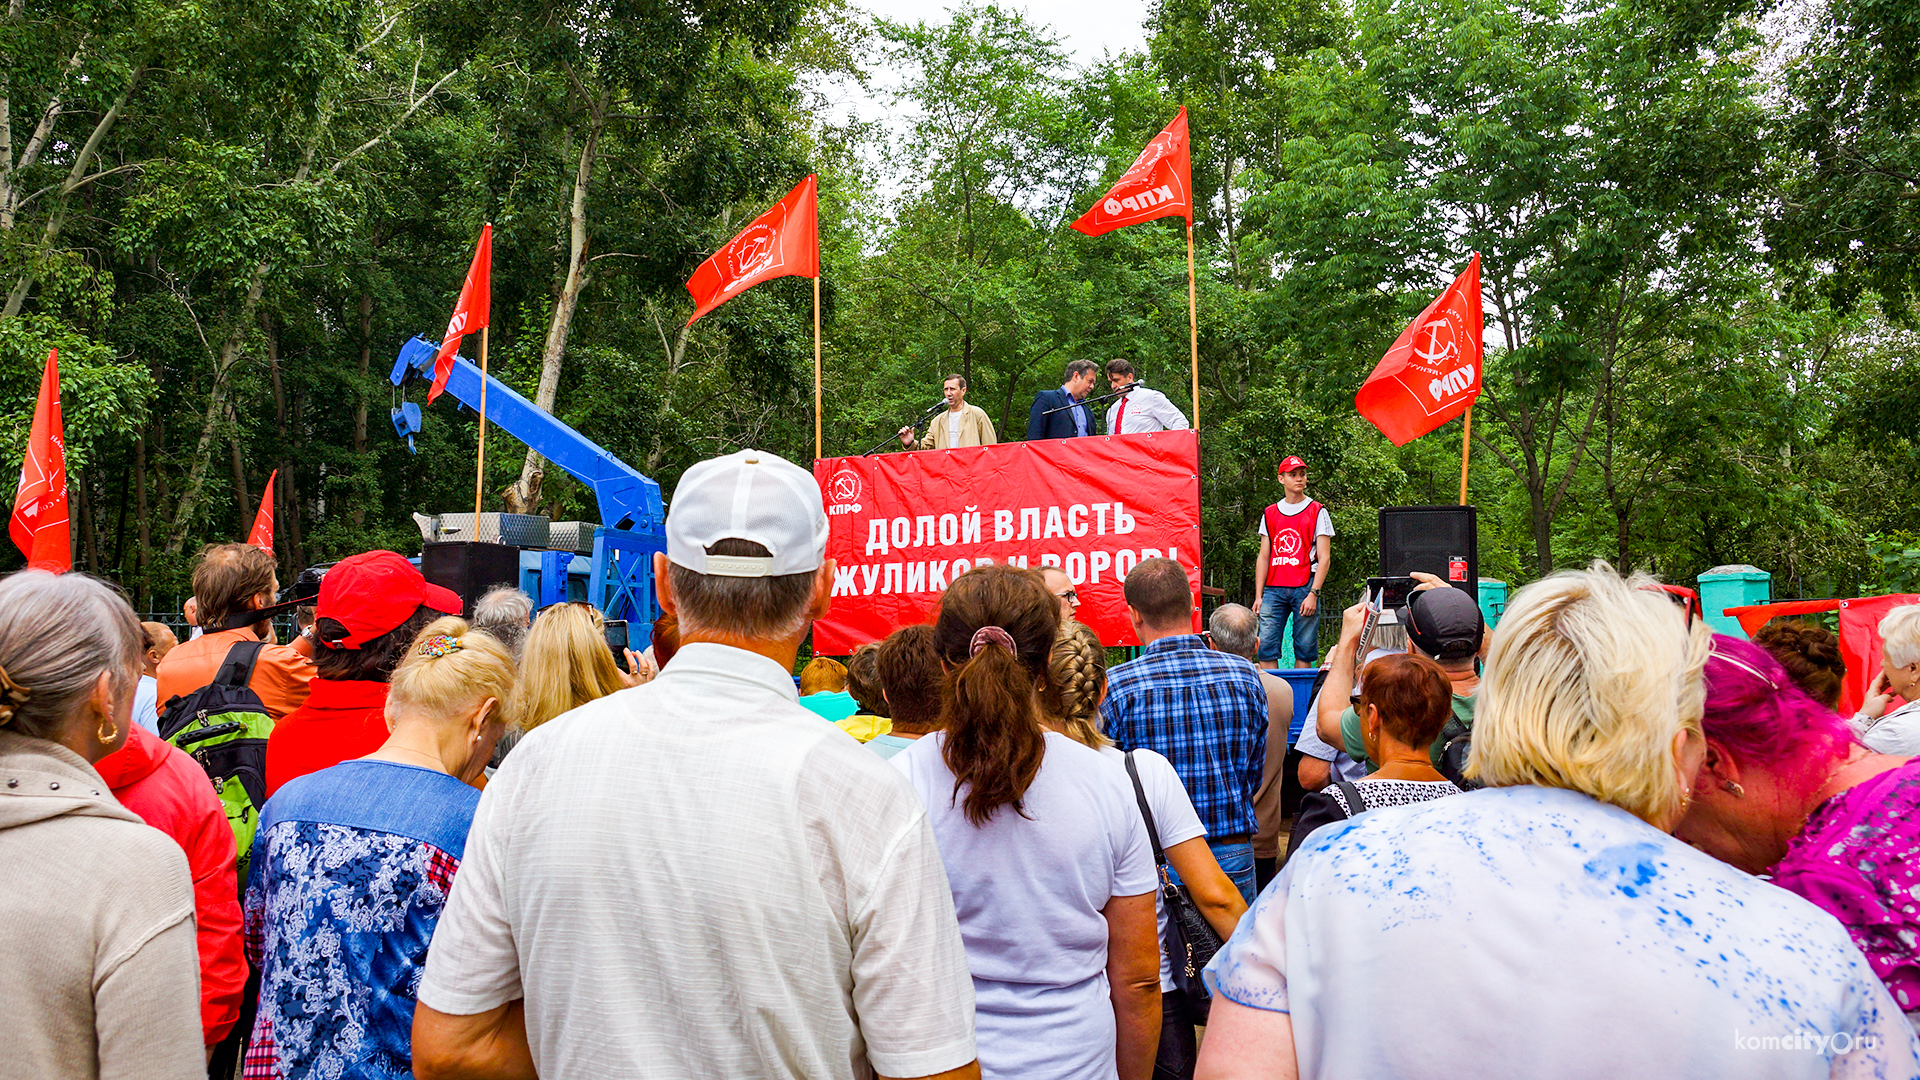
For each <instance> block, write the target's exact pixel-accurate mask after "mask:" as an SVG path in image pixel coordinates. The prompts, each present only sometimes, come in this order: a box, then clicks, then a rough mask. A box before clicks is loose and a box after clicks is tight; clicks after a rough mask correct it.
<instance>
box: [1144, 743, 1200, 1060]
mask: <svg viewBox="0 0 1920 1080" xmlns="http://www.w3.org/2000/svg"><path fill="white" fill-rule="evenodd" d="M1127 775H1128V776H1129V777H1131V778H1132V779H1133V797H1134V798H1135V799H1138V800H1139V802H1140V816H1141V817H1143V818H1145V819H1146V821H1147V838H1148V839H1149V840H1152V841H1153V862H1154V865H1155V866H1156V867H1157V868H1158V869H1159V871H1160V903H1161V904H1163V905H1164V906H1165V907H1166V910H1167V933H1166V937H1165V938H1163V939H1162V940H1161V942H1160V947H1161V948H1163V949H1165V950H1166V955H1167V967H1168V968H1169V969H1170V970H1171V972H1172V975H1173V991H1172V993H1173V995H1174V996H1175V997H1177V998H1178V999H1179V1000H1180V1004H1181V1006H1182V1008H1183V1009H1184V1010H1185V1011H1186V1014H1187V1019H1188V1020H1189V1021H1190V1022H1192V1023H1195V1024H1204V1023H1206V1022H1207V1013H1208V1012H1209V1010H1211V1008H1212V1007H1213V998H1212V997H1211V996H1209V995H1208V994H1207V987H1206V984H1205V983H1203V982H1201V981H1200V969H1201V968H1204V967H1206V966H1207V961H1209V960H1212V959H1213V954H1214V953H1217V952H1219V951H1220V945H1221V941H1220V935H1219V934H1217V933H1215V932H1214V929H1213V924H1211V923H1209V922H1207V920H1206V917H1205V916H1204V915H1201V914H1200V909H1199V908H1197V907H1195V906H1194V905H1193V898H1192V897H1191V896H1188V895H1187V887H1186V886H1185V885H1183V884H1181V883H1179V882H1177V881H1175V880H1174V879H1173V874H1172V873H1171V872H1169V871H1168V869H1167V853H1166V851H1165V850H1163V849H1162V848H1161V847H1160V827H1159V826H1158V825H1155V824H1154V822H1153V810H1152V808H1150V807H1149V806H1147V793H1146V791H1145V789H1143V788H1142V787H1141V786H1140V773H1139V772H1138V771H1137V770H1136V769H1135V768H1134V767H1133V751H1131V750H1129V751H1127Z"/></svg>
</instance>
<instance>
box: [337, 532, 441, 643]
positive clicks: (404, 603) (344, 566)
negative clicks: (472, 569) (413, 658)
mask: <svg viewBox="0 0 1920 1080" xmlns="http://www.w3.org/2000/svg"><path fill="white" fill-rule="evenodd" d="M423 604H424V605H426V606H427V607H430V608H432V609H433V610H435V611H438V612H441V613H443V614H447V615H458V614H460V613H461V609H462V608H464V607H465V605H464V604H462V603H461V602H460V594H458V593H456V592H454V591H453V590H452V589H443V588H441V587H440V586H438V585H432V584H429V583H428V582H427V579H426V578H424V577H421V576H420V570H419V569H418V568H417V567H415V566H414V565H413V564H412V563H410V562H408V561H407V560H406V559H405V558H403V557H401V556H400V555H397V554H395V553H394V552H391V551H369V552H365V553H363V554H360V555H355V556H353V557H352V558H350V559H342V560H340V561H339V562H337V563H335V564H333V566H332V567H330V568H329V569H328V570H327V576H326V577H325V578H323V579H321V582H320V596H319V602H318V603H317V604H315V605H314V612H313V617H314V618H316V619H332V620H334V621H335V622H338V623H340V624H341V625H342V626H345V627H346V628H347V630H348V633H347V636H346V637H344V638H341V639H339V640H338V641H325V640H322V641H321V642H320V644H322V645H325V646H326V647H328V648H330V649H358V648H359V647H361V646H362V645H365V644H366V643H367V642H369V641H372V640H373V639H374V638H377V637H380V636H381V635H383V634H390V633H392V632H393V631H395V630H398V629H399V628H400V627H401V626H402V625H403V624H405V623H406V621H407V620H408V619H411V618H413V613H414V612H415V611H417V610H419V609H420V606H421V605H423Z"/></svg>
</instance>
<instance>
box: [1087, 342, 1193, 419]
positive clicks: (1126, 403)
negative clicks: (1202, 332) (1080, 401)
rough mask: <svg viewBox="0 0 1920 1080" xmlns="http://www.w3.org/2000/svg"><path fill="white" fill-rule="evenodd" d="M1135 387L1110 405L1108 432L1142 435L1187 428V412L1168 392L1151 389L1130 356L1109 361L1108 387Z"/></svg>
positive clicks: (1111, 388)
mask: <svg viewBox="0 0 1920 1080" xmlns="http://www.w3.org/2000/svg"><path fill="white" fill-rule="evenodd" d="M1129 383H1131V384H1133V389H1132V390H1129V391H1127V392H1126V393H1125V394H1123V395H1121V396H1120V397H1118V398H1116V399H1114V402H1113V404H1111V405H1109V406H1107V434H1109V435H1138V434H1140V433H1141V432H1146V431H1185V430H1186V429H1187V428H1188V427H1190V426H1191V425H1190V424H1188V423H1187V414H1185V413H1183V412H1181V411H1180V409H1179V408H1178V407H1177V406H1175V405H1174V403H1173V402H1172V401H1169V400H1168V399H1167V395H1165V394H1163V393H1161V392H1160V391H1158V390H1151V389H1148V388H1147V385H1146V384H1145V383H1143V382H1141V381H1140V375H1139V373H1138V372H1136V371H1135V370H1134V369H1133V364H1132V363H1131V362H1129V361H1126V360H1109V361H1107V388H1108V389H1109V390H1118V389H1120V388H1121V387H1123V386H1126V385H1127V384H1129Z"/></svg>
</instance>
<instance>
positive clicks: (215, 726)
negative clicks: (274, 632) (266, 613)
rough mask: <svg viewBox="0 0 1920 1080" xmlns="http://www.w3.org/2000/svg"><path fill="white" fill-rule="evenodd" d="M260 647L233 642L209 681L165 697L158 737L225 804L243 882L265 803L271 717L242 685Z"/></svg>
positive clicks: (250, 676)
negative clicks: (183, 756) (194, 767)
mask: <svg viewBox="0 0 1920 1080" xmlns="http://www.w3.org/2000/svg"><path fill="white" fill-rule="evenodd" d="M264 648H266V642H264V641H243V642H240V643H238V644H236V645H235V646H234V647H233V648H231V649H229V650H227V656H226V659H225V660H224V661H222V662H221V664H220V670H219V671H218V672H217V673H216V674H215V675H214V677H213V681H212V682H210V683H208V684H207V685H205V686H203V687H201V688H200V689H198V690H195V691H194V692H193V693H191V694H182V695H180V696H178V697H175V698H173V699H171V700H169V701H168V702H167V707H166V710H165V711H164V712H162V713H161V715H160V737H161V738H163V739H165V740H166V741H167V742H169V743H172V744H173V745H174V746H177V747H179V748H180V749H181V750H184V751H186V753H187V755H188V756H189V757H191V758H193V760H195V761H197V762H199V763H200V767H201V768H203V769H205V770H206V771H207V777H208V779H210V780H212V781H213V791H214V794H216V795H218V796H220V804H221V805H222V806H224V807H226V810H227V824H228V825H230V826H232V827H233V842H234V847H235V849H236V851H237V854H238V856H239V859H238V869H239V872H240V880H241V881H243V882H244V881H246V879H247V856H248V855H249V853H251V851H252V850H253V833H254V830H255V829H256V828H258V827H259V824H260V808H261V807H262V806H265V805H266V802H267V736H268V735H269V734H271V733H272V731H273V717H272V716H271V715H269V714H268V713H267V707H266V705H265V704H263V703H262V702H261V700H260V697H259V695H258V694H255V693H254V692H253V691H252V690H251V689H249V688H248V686H247V683H248V682H249V681H251V680H252V679H253V666H254V664H256V663H258V662H259V660H260V650H262V649H264Z"/></svg>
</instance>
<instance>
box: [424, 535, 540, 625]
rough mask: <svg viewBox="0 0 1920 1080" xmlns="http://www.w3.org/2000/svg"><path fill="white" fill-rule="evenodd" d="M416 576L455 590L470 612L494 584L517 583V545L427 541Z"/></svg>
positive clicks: (518, 584)
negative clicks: (418, 574) (418, 573)
mask: <svg viewBox="0 0 1920 1080" xmlns="http://www.w3.org/2000/svg"><path fill="white" fill-rule="evenodd" d="M420 576H422V577H424V578H426V579H427V580H428V581H431V582H433V583H434V584H435V585H438V586H440V587H442V588H445V589H452V590H453V591H454V592H456V593H458V594H459V595H460V599H461V601H462V602H463V603H465V604H466V610H467V612H471V611H472V610H473V605H474V601H476V600H478V599H480V597H481V596H482V595H483V594H485V593H486V591H487V590H488V589H491V588H493V587H494V586H495V585H511V586H513V587H514V588H516V589H517V588H519V587H520V549H519V548H517V547H508V546H507V545H505V544H482V543H477V542H474V541H467V540H457V541H447V542H445V543H428V544H427V545H425V546H424V547H422V548H421V549H420Z"/></svg>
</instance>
